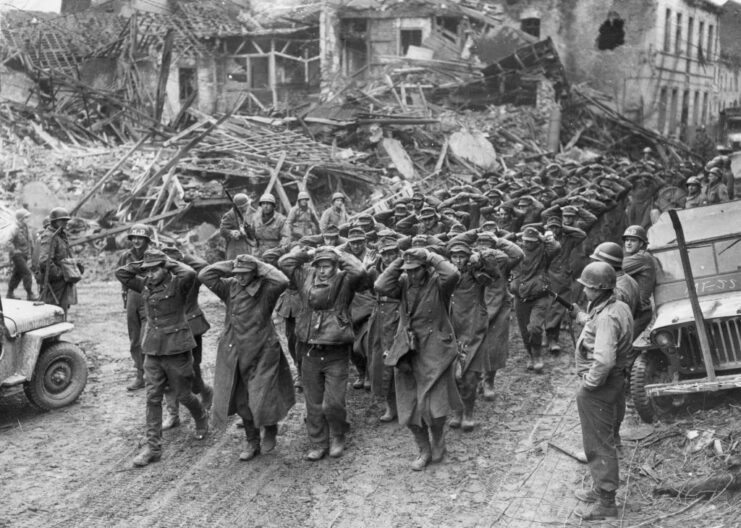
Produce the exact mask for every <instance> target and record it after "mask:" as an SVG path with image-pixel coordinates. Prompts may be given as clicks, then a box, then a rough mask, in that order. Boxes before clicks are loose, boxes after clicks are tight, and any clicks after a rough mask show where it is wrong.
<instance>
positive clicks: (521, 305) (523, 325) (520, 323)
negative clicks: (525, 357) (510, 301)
mask: <svg viewBox="0 0 741 528" xmlns="http://www.w3.org/2000/svg"><path fill="white" fill-rule="evenodd" d="M531 309H532V303H529V302H525V301H522V300H520V299H515V316H516V317H517V327H518V328H519V329H520V337H522V344H523V345H525V348H526V349H527V350H528V352H529V351H530V333H529V331H528V322H529V321H530V311H531Z"/></svg>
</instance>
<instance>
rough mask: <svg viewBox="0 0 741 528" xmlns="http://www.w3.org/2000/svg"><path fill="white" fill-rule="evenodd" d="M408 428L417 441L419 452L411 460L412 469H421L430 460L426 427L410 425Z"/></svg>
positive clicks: (430, 453) (430, 451)
mask: <svg viewBox="0 0 741 528" xmlns="http://www.w3.org/2000/svg"><path fill="white" fill-rule="evenodd" d="M409 429H410V430H411V431H412V434H413V435H414V441H415V442H416V443H417V448H418V449H419V454H418V455H417V458H415V459H414V461H413V462H412V471H422V470H423V469H424V468H425V466H427V464H429V463H430V460H432V448H431V446H430V437H429V435H428V433H427V427H424V426H422V427H419V426H417V425H410V426H409Z"/></svg>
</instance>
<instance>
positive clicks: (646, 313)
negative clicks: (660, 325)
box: [633, 308, 653, 340]
mask: <svg viewBox="0 0 741 528" xmlns="http://www.w3.org/2000/svg"><path fill="white" fill-rule="evenodd" d="M652 317H653V311H652V310H651V308H648V309H647V310H643V311H641V312H638V313H637V314H636V316H635V318H634V320H633V340H635V339H636V338H637V337H638V336H639V335H641V334H642V333H643V331H644V330H645V329H646V327H647V326H648V325H649V323H650V322H651V318H652Z"/></svg>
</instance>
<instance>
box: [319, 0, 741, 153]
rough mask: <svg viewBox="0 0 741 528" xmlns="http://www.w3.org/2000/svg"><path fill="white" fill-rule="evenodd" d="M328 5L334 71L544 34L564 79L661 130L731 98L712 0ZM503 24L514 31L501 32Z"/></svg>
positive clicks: (690, 130)
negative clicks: (601, 94) (601, 95)
mask: <svg viewBox="0 0 741 528" xmlns="http://www.w3.org/2000/svg"><path fill="white" fill-rule="evenodd" d="M333 10H334V12H335V13H336V14H335V16H332V17H328V18H326V19H325V20H327V23H328V24H330V26H329V27H328V28H323V44H324V46H325V49H326V50H328V51H327V52H326V53H325V54H324V55H323V56H324V57H325V59H327V61H328V62H329V63H330V67H329V68H328V69H327V70H326V71H328V72H329V73H331V74H333V75H336V74H338V73H341V74H343V75H345V76H356V77H360V78H362V77H364V76H369V75H371V76H372V75H373V74H374V73H375V74H377V73H378V72H379V71H381V70H382V67H383V65H384V64H385V63H388V62H389V60H391V58H393V57H400V56H408V57H414V58H421V59H434V60H446V59H447V60H455V59H457V60H460V59H464V60H469V59H471V63H472V64H476V59H478V61H479V62H478V63H479V64H489V63H491V62H493V61H495V60H498V59H499V58H501V57H502V56H503V54H504V55H506V54H507V53H508V52H511V50H512V49H516V48H517V47H518V46H522V45H525V44H527V43H528V42H527V38H528V37H532V38H533V40H543V39H546V38H548V37H550V38H551V39H552V40H553V42H554V45H555V47H556V49H557V51H558V53H559V55H560V57H561V60H562V62H563V64H564V67H565V70H566V74H567V77H568V79H569V81H570V82H572V83H582V82H586V83H588V84H589V85H590V86H592V87H593V88H596V89H598V90H600V91H602V92H604V93H606V94H608V95H610V96H611V97H612V98H613V100H614V104H615V107H616V109H617V110H618V111H620V112H622V113H623V114H625V115H626V116H627V117H629V118H631V119H634V120H635V121H637V122H639V123H641V124H643V125H645V126H648V127H650V128H653V129H655V130H657V131H659V132H661V133H663V134H666V135H670V136H675V137H677V138H680V139H683V140H685V141H689V140H691V139H692V136H693V134H694V132H695V130H696V129H697V128H698V127H700V126H705V125H712V123H713V122H714V121H715V120H716V119H717V115H718V112H719V111H720V110H722V109H723V108H724V107H725V106H729V103H730V102H732V101H737V100H738V92H739V90H738V87H737V85H736V82H737V81H736V79H737V75H736V72H735V71H734V70H733V68H730V67H729V65H730V64H732V63H733V59H732V57H729V56H728V54H726V55H724V56H723V60H721V52H722V50H721V48H720V40H719V38H720V35H721V15H722V13H723V9H722V8H721V7H720V6H719V5H718V4H717V3H715V2H712V1H709V0H611V1H608V2H605V1H604V0H580V1H578V2H577V1H573V0H515V1H512V0H507V1H502V0H498V1H496V0H492V1H488V2H448V3H445V4H442V5H438V3H437V2H434V1H429V2H414V1H411V2H395V1H384V0H347V1H339V2H336V3H334V7H333ZM487 22H489V25H488V26H487V24H486V23H487ZM475 24H478V26H475ZM482 25H483V26H484V27H483V30H482V27H481V26H482ZM502 27H508V28H510V29H512V30H515V32H514V33H510V34H508V35H506V37H508V38H504V39H503V38H499V37H501V35H497V34H495V32H501V28H502ZM472 35H478V37H479V38H473V37H472ZM736 35H737V34H736ZM481 37H486V38H481ZM492 39H493V41H494V43H495V44H494V46H491V45H490V43H491V42H492ZM513 39H514V40H516V41H517V42H516V43H512V46H511V47H509V49H504V48H508V44H509V42H508V40H509V41H510V42H511V41H512V40H513ZM736 40H737V37H736ZM471 44H474V45H473V46H472V45H471ZM492 47H493V49H494V56H491V50H492ZM410 50H411V51H410ZM497 50H499V51H502V52H503V54H502V53H500V54H497V53H496V52H497Z"/></svg>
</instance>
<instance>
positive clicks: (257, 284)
mask: <svg viewBox="0 0 741 528" xmlns="http://www.w3.org/2000/svg"><path fill="white" fill-rule="evenodd" d="M256 264H257V278H256V279H255V280H253V281H252V282H251V283H249V284H248V285H247V286H242V285H241V284H239V282H238V281H237V279H236V278H233V277H224V275H225V274H227V273H230V272H231V270H232V267H233V264H232V262H228V261H227V262H219V263H217V264H213V265H211V266H207V267H206V268H204V269H203V270H201V272H200V273H199V274H198V278H199V279H200V281H201V282H202V283H203V284H204V285H205V286H206V287H207V288H208V289H209V290H211V291H213V292H214V293H215V294H216V295H217V296H218V297H219V298H220V299H221V300H222V301H224V303H225V304H226V317H225V319H224V331H223V332H222V334H221V336H220V338H219V344H218V348H217V350H216V366H215V368H214V388H215V391H214V402H213V420H214V425H215V426H216V427H218V426H221V425H223V424H224V423H225V422H226V418H227V416H229V415H231V414H234V413H235V412H237V407H238V405H239V402H238V401H237V400H238V399H239V400H241V401H244V400H246V401H247V405H248V407H249V412H250V414H251V419H252V422H253V423H254V426H255V427H264V426H266V425H275V424H277V423H278V422H279V421H280V420H281V419H283V418H284V417H285V416H286V414H287V413H288V410H289V409H290V408H291V407H293V404H294V403H295V397H294V393H293V381H292V379H291V370H290V367H289V366H288V361H287V360H286V358H285V356H284V355H283V353H282V352H281V348H280V343H279V342H278V334H277V333H276V331H275V328H274V326H273V323H272V313H273V309H274V308H275V304H276V302H277V301H278V297H279V296H280V294H281V293H282V292H283V291H284V290H285V289H286V288H287V287H288V279H287V278H286V276H285V275H283V273H281V272H280V271H278V270H277V269H275V268H274V267H273V266H270V265H268V264H265V263H263V262H259V261H256ZM238 380H241V383H238ZM238 386H239V388H240V389H243V390H246V393H242V392H241V390H237V389H238ZM240 414H241V413H240Z"/></svg>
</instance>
